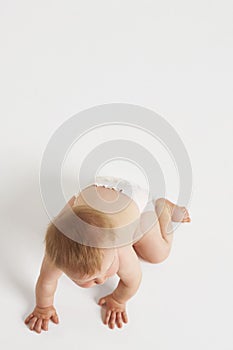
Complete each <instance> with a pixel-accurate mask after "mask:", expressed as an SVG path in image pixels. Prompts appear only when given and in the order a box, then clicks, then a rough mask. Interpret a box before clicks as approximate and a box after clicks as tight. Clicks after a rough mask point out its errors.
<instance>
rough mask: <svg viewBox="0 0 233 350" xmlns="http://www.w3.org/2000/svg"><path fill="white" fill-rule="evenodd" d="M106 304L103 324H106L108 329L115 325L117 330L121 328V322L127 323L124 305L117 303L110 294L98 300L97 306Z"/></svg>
mask: <svg viewBox="0 0 233 350" xmlns="http://www.w3.org/2000/svg"><path fill="white" fill-rule="evenodd" d="M104 304H106V314H105V320H104V324H108V326H109V328H111V329H113V328H114V326H115V323H116V324H117V327H118V328H121V327H122V320H123V322H124V323H127V322H128V317H127V313H126V304H125V303H123V304H121V303H119V302H118V301H117V300H115V299H114V298H113V296H112V294H109V295H106V296H105V297H103V298H100V300H99V302H98V305H100V306H101V305H104Z"/></svg>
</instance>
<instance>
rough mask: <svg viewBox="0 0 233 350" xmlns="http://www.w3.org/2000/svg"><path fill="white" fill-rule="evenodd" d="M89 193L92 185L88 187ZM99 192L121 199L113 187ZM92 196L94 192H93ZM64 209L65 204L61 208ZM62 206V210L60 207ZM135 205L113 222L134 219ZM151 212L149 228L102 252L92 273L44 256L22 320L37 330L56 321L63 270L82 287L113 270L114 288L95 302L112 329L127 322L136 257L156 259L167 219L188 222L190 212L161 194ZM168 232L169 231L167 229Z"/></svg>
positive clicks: (161, 254) (167, 243)
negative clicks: (131, 240)
mask: <svg viewBox="0 0 233 350" xmlns="http://www.w3.org/2000/svg"><path fill="white" fill-rule="evenodd" d="M88 191H89V194H91V191H92V189H90V188H89V190H88ZM98 191H99V194H100V195H101V196H102V197H103V198H104V199H105V200H106V201H108V200H109V201H111V200H114V198H116V195H119V199H120V200H122V201H123V202H124V200H125V195H124V194H121V193H119V192H118V193H117V194H116V193H115V190H112V189H109V188H104V187H99V188H98ZM93 196H94V197H93V198H96V194H95V195H94V194H93ZM82 204H83V200H82V197H79V198H77V199H75V197H74V196H73V197H72V198H71V199H70V200H69V202H68V203H67V205H69V206H71V207H72V206H74V205H82ZM64 209H65V208H64ZM64 209H63V210H64ZM139 214H140V213H139V211H138V208H137V205H136V203H135V202H134V201H131V203H130V205H128V206H127V207H126V208H125V209H124V210H122V211H121V212H119V213H116V214H114V220H115V223H116V225H117V226H118V225H122V222H123V223H126V222H127V221H130V220H134V219H135V217H137V216H138V215H139ZM155 214H156V215H157V217H158V220H157V221H156V223H155V224H154V225H153V227H152V228H150V229H149V230H148V232H146V233H145V234H144V235H143V237H142V238H141V239H139V240H137V241H136V242H134V244H130V245H128V246H125V247H121V248H117V249H115V250H112V251H110V250H109V251H108V252H107V253H106V257H105V259H104V262H103V268H102V270H101V271H100V273H99V274H97V275H95V276H86V278H84V279H80V276H79V275H78V274H76V275H73V274H71V273H70V272H69V271H62V270H60V269H58V268H57V267H55V266H54V265H53V264H52V263H51V262H50V261H49V259H48V257H44V260H43V263H42V267H41V271H40V276H39V278H38V281H37V288H36V302H37V304H36V306H35V308H34V310H33V312H32V313H31V314H29V316H28V317H27V318H26V319H25V324H29V328H30V330H34V331H36V332H37V333H41V330H45V331H47V330H48V323H49V320H51V321H53V322H54V323H58V322H59V319H58V315H57V313H56V310H55V308H54V306H53V298H54V293H55V290H56V287H57V281H58V278H59V277H60V276H61V275H62V273H63V272H65V273H66V274H67V276H68V277H69V278H70V279H72V280H73V281H74V282H75V283H76V284H77V285H79V286H80V287H83V288H90V287H92V286H94V285H96V284H103V283H105V281H106V280H107V279H108V278H109V277H111V276H113V275H114V274H117V275H118V276H119V277H120V281H119V283H118V286H117V288H116V289H115V290H114V291H113V292H112V293H111V294H109V295H106V296H104V297H102V298H100V300H99V302H98V304H99V305H100V306H103V307H104V308H105V311H106V312H105V316H104V321H103V322H104V324H106V325H108V327H109V328H110V329H113V328H114V326H115V325H116V326H117V327H118V328H121V327H122V325H123V323H127V322H128V315H127V311H126V302H127V301H128V300H129V299H130V298H131V297H132V296H133V295H135V293H136V292H137V290H138V288H139V285H140V283H141V277H142V273H141V268H140V263H139V259H138V258H139V257H140V258H142V259H143V260H145V261H147V262H150V263H152V264H154V263H160V262H162V261H163V260H165V259H166V258H167V256H168V255H169V252H170V249H171V246H172V240H173V232H172V225H171V222H172V221H174V222H183V223H187V222H190V221H191V219H190V216H189V213H188V211H187V209H186V208H185V207H182V206H178V205H175V204H174V203H172V202H170V201H169V200H167V199H165V198H159V199H158V200H156V202H155ZM152 215H153V213H152V212H148V213H143V214H142V215H141V219H140V221H141V225H142V227H143V226H145V225H144V223H145V222H146V221H147V219H150V218H152ZM152 219H153V218H152ZM168 232H169V233H168Z"/></svg>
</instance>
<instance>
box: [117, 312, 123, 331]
mask: <svg viewBox="0 0 233 350" xmlns="http://www.w3.org/2000/svg"><path fill="white" fill-rule="evenodd" d="M116 324H117V327H118V328H121V327H122V318H121V312H119V311H118V312H117V314H116Z"/></svg>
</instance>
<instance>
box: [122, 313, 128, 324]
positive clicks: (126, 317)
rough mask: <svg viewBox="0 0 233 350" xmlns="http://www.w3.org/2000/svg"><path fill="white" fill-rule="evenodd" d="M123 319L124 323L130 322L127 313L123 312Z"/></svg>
mask: <svg viewBox="0 0 233 350" xmlns="http://www.w3.org/2000/svg"><path fill="white" fill-rule="evenodd" d="M122 319H123V321H124V322H125V323H127V322H128V316H127V313H126V311H123V312H122Z"/></svg>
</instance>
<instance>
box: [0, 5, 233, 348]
mask: <svg viewBox="0 0 233 350" xmlns="http://www.w3.org/2000/svg"><path fill="white" fill-rule="evenodd" d="M0 7H1V8H0V13H1V15H0V16H1V18H0V23H1V29H2V30H1V58H0V60H1V65H0V67H1V68H0V73H1V82H0V89H1V97H2V101H1V105H0V115H1V129H0V136H1V137H0V140H1V148H0V157H1V180H0V181H1V182H0V190H1V200H0V216H1V244H0V262H1V287H0V289H1V298H0V310H1V335H0V341H1V344H3V346H4V349H7V350H8V349H9V350H10V349H13V348H15V347H19V348H21V347H22V348H24V349H29V348H30V349H32V348H33V349H34V350H35V349H38V350H39V349H41V348H46V349H47V348H51V347H56V349H62V348H64V347H66V348H67V347H68V346H71V347H72V348H73V347H74V348H77V349H78V348H80V346H85V348H87V349H91V348H93V347H101V348H102V349H109V348H111V349H119V347H121V349H128V348H129V347H130V346H132V347H133V346H135V347H137V348H140V347H143V348H146V349H147V348H148V349H151V348H155V349H159V350H170V349H179V350H185V349H189V350H194V349H195V350H196V349H201V350H205V349H207V348H210V349H212V350H217V349H222V350H230V349H232V348H233V338H232V312H233V303H232V293H233V283H232V263H233V258H232V243H233V233H232V227H231V224H232V223H231V217H232V195H233V186H232V178H233V167H232V148H233V142H232V134H233V121H232V112H233V105H232V92H233V86H232V81H233V74H232V73H233V70H232V61H233V24H232V11H233V5H232V3H231V2H229V1H226V0H223V1H222V2H221V4H220V3H219V2H211V3H210V2H209V1H206V0H204V1H203V0H202V1H195V2H192V3H190V2H185V1H181V0H178V1H176V2H174V1H166V2H164V1H157V2H154V1H136V2H135V1H128V2H125V1H117V2H114V1H106V0H101V1H98V2H94V1H87V2H80V1H59V2H56V3H54V2H51V1H34V2H31V1H26V0H24V1H21V2H20V3H19V2H16V1H10V2H5V3H1V5H0ZM111 102H125V103H132V104H136V105H141V106H144V107H147V108H150V109H152V110H154V111H155V112H157V113H158V114H160V115H161V116H163V117H164V118H165V119H166V120H167V121H168V122H169V123H170V124H171V125H172V126H173V128H174V129H175V130H176V131H177V133H178V134H179V135H180V137H181V139H182V140H183V142H184V145H185V147H186V149H187V151H188V154H189V157H190V160H191V163H192V169H193V195H192V198H191V201H190V205H189V210H190V214H191V217H192V222H191V223H190V224H183V225H180V226H179V227H178V228H177V230H176V231H175V233H174V245H173V248H172V252H171V255H170V256H169V258H168V259H167V260H166V261H164V262H163V263H161V264H157V265H152V264H148V263H146V262H144V261H141V265H142V270H143V280H142V283H141V286H140V288H139V290H138V292H137V294H136V295H135V296H134V297H133V298H132V299H131V300H130V301H129V302H128V304H127V309H128V315H129V323H128V324H127V325H124V327H123V328H122V329H118V328H117V327H115V329H114V330H110V329H109V328H107V326H105V325H104V324H103V323H102V320H101V310H100V307H99V306H98V305H97V301H98V299H99V298H100V297H101V296H103V295H106V294H107V293H109V292H110V291H112V290H113V289H114V288H115V286H116V285H117V282H118V277H117V276H114V277H112V278H111V279H109V281H107V283H106V284H105V285H102V286H96V287H94V288H91V289H82V288H79V287H77V286H75V285H74V283H73V282H72V281H70V280H69V279H68V278H67V277H66V276H65V275H63V276H62V277H61V279H60V281H59V284H58V289H57V293H56V295H55V307H56V308H57V312H58V315H59V317H60V324H59V325H55V324H53V323H50V325H49V331H48V332H42V333H41V334H36V333H35V332H31V331H29V329H28V328H27V327H26V326H25V325H24V323H23V320H24V319H25V317H26V316H27V315H28V314H29V312H31V311H32V309H33V308H34V301H35V299H34V298H35V296H34V288H35V283H36V279H37V277H38V274H39V269H40V264H41V261H42V258H43V249H44V247H43V242H42V240H43V238H44V232H45V228H46V225H47V223H48V217H47V214H46V212H45V209H44V207H43V204H42V199H41V195H40V186H39V171H40V161H41V157H42V154H43V152H44V149H45V147H46V145H47V143H48V141H49V138H50V137H51V135H52V134H53V132H54V131H55V130H56V129H57V128H58V127H59V126H60V125H61V124H62V123H63V122H64V121H65V120H67V119H68V118H70V117H71V116H73V115H74V114H76V113H78V112H79V111H82V110H84V109H86V108H89V107H92V106H95V105H99V104H105V103H111ZM135 132H136V131H135ZM132 134H133V130H131V131H129V130H128V129H127V130H126V131H125V134H124V137H126V138H127V136H128V137H129V138H130V137H132ZM121 135H122V134H121ZM97 136H98V137H99V139H98V137H97V138H96V140H97V139H98V143H101V142H104V141H105V140H106V139H107V137H108V138H109V137H110V138H111V137H113V133H112V134H107V133H103V134H102V136H101V134H99V135H97ZM115 136H118V135H117V133H115ZM104 137H106V139H105V138H104ZM143 137H144V139H143ZM143 137H142V139H143V140H144V141H145V142H146V141H147V138H146V136H145V135H143ZM87 144H88V143H87ZM154 152H155V154H156V150H155V148H154ZM155 157H156V155H155ZM161 162H163V159H161ZM165 163H166V162H164V168H163V167H162V166H161V168H162V170H163V171H164V172H165V175H164V176H167V180H168V186H170V187H169V188H170V192H169V191H168V196H169V194H170V193H172V186H173V178H172V176H170V177H169V174H168V171H166V169H169V166H168V167H167V165H166V164H165ZM67 169H69V167H67ZM67 173H68V172H67ZM67 173H66V175H65V183H66V184H67V183H68V179H69V175H67ZM70 178H72V179H73V178H74V174H70ZM135 180H137V177H136V178H135ZM138 180H139V175H138ZM175 184H176V181H175V179H174V186H175ZM73 190H74V184H73V183H72V185H69V183H68V184H67V192H66V193H67V197H69V195H70V194H71V193H73V192H72V191H73ZM170 198H171V199H172V194H171V196H170ZM181 204H182V203H181Z"/></svg>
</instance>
